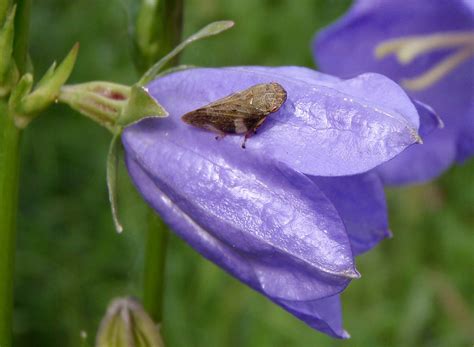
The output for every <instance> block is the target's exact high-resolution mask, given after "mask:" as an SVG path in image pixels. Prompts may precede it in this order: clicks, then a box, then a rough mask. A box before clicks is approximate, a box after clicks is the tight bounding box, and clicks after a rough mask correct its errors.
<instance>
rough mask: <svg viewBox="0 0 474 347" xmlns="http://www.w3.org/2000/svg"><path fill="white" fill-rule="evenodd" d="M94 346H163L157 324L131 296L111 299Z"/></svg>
mask: <svg viewBox="0 0 474 347" xmlns="http://www.w3.org/2000/svg"><path fill="white" fill-rule="evenodd" d="M96 347H164V344H163V340H162V339H161V335H160V332H159V329H158V326H157V325H155V323H154V322H153V321H152V319H151V318H150V316H148V314H147V313H146V312H145V310H144V309H143V307H142V306H141V305H140V303H139V302H138V301H137V300H135V299H132V298H119V299H115V300H114V301H112V303H111V304H110V305H109V308H108V309H107V312H106V314H105V316H104V318H103V319H102V322H101V324H100V328H99V331H98V333H97V339H96Z"/></svg>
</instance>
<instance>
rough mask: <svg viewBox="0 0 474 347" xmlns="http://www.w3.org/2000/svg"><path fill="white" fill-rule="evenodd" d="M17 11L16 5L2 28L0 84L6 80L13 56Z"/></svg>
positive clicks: (0, 29)
mask: <svg viewBox="0 0 474 347" xmlns="http://www.w3.org/2000/svg"><path fill="white" fill-rule="evenodd" d="M15 12H16V6H13V8H12V9H11V11H10V13H9V14H8V16H7V18H6V20H5V23H4V25H3V27H2V28H0V84H1V83H2V82H3V81H4V78H5V74H6V73H7V71H8V68H9V67H10V62H11V58H12V52H13V36H14V19H15Z"/></svg>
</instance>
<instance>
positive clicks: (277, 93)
mask: <svg viewBox="0 0 474 347" xmlns="http://www.w3.org/2000/svg"><path fill="white" fill-rule="evenodd" d="M285 101H286V90H285V89H284V88H283V87H282V86H281V85H280V84H278V83H275V82H272V83H262V84H256V85H254V86H252V87H250V88H248V89H245V90H242V91H240V92H237V93H233V94H230V95H228V96H226V97H224V98H222V99H219V100H217V101H214V102H212V103H210V104H209V105H206V106H204V107H201V108H198V109H197V110H194V111H191V112H188V113H186V114H185V115H184V116H183V117H181V119H182V120H183V121H184V122H186V123H188V124H190V125H193V126H195V127H198V128H202V129H206V130H210V131H213V132H216V133H218V134H219V135H220V137H224V136H225V135H226V134H245V138H244V142H243V143H242V148H245V142H246V141H247V139H248V138H249V137H250V136H251V135H252V134H254V133H256V130H257V128H258V127H259V126H260V125H262V123H263V122H264V121H265V119H266V118H267V116H268V115H269V114H270V113H273V112H276V111H278V109H279V108H280V107H281V105H283V103H284V102H285ZM218 138H219V136H217V137H216V139H218Z"/></svg>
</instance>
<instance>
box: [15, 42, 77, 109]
mask: <svg viewBox="0 0 474 347" xmlns="http://www.w3.org/2000/svg"><path fill="white" fill-rule="evenodd" d="M78 50H79V44H78V43H76V44H75V45H74V46H73V48H72V49H71V51H70V52H69V53H68V55H67V56H66V58H64V60H63V61H62V62H61V64H59V66H58V67H57V69H54V67H55V65H56V64H55V63H53V66H52V67H51V68H49V69H48V71H47V72H46V73H45V75H44V76H43V78H42V79H41V80H40V82H39V83H38V85H37V86H36V88H35V89H34V90H33V92H32V93H31V94H29V95H28V96H27V97H25V98H24V100H23V101H22V104H21V106H20V111H21V113H23V114H24V115H34V114H36V113H38V112H39V111H41V110H43V109H44V108H46V107H47V106H49V105H50V104H51V103H52V102H54V101H55V100H56V99H57V98H58V95H59V91H60V89H61V87H62V85H63V84H64V83H65V82H66V81H67V79H68V78H69V76H70V75H71V72H72V70H73V68H74V65H75V63H76V58H77V52H78Z"/></svg>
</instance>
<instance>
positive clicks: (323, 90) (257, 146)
mask: <svg viewBox="0 0 474 347" xmlns="http://www.w3.org/2000/svg"><path fill="white" fill-rule="evenodd" d="M265 82H278V83H280V84H281V85H282V86H283V87H284V88H285V89H286V91H287V93H288V99H287V101H286V102H285V103H284V104H283V106H282V107H281V108H280V110H279V111H277V112H276V113H275V114H272V115H270V116H269V117H268V119H267V120H266V121H265V123H264V124H263V125H262V127H261V128H259V132H258V134H257V135H255V136H253V137H252V138H250V139H249V141H248V142H247V149H246V150H245V153H246V154H252V155H256V156H265V157H266V158H273V159H275V160H278V161H281V162H283V163H285V164H286V165H288V166H289V167H291V168H293V169H295V170H298V171H300V172H304V173H308V174H312V175H318V176H339V175H349V174H356V173H361V172H365V171H367V170H369V169H371V168H373V167H375V166H377V165H379V164H381V163H383V162H385V161H387V160H389V159H391V158H392V157H394V156H395V155H396V154H398V153H400V152H401V151H402V150H403V149H405V148H406V147H408V146H409V145H411V144H412V143H414V142H415V141H416V140H417V134H416V129H417V127H418V121H417V119H418V115H417V112H416V109H415V107H414V106H413V104H412V103H411V101H410V100H409V98H408V97H407V96H406V94H405V93H404V92H403V91H402V89H401V88H400V87H398V86H397V85H396V84H395V83H393V82H392V81H390V80H388V79H387V78H385V77H383V76H380V75H375V74H369V75H364V76H359V77H357V78H355V79H353V80H349V81H340V80H337V79H335V78H333V77H330V76H326V75H322V74H320V73H316V72H314V71H312V70H310V69H305V68H297V67H282V68H264V67H232V68H220V69H192V70H186V71H182V72H178V73H173V74H170V75H167V76H165V77H163V78H160V79H157V80H155V81H154V82H153V83H152V84H151V85H150V86H149V90H150V92H151V94H152V95H153V96H154V97H156V98H157V100H158V101H159V102H160V103H161V104H162V105H163V106H164V107H165V108H166V110H167V111H168V112H169V113H170V114H171V117H170V118H171V121H172V122H174V123H175V124H176V126H177V127H180V128H183V127H189V126H188V125H183V124H182V122H181V120H180V119H179V116H181V115H183V114H185V113H186V112H189V111H192V110H194V109H196V108H198V107H201V106H204V105H206V104H208V103H210V102H212V101H215V100H217V99H219V98H222V97H224V96H227V95H229V94H231V93H234V92H236V91H240V90H243V89H245V88H248V87H250V86H251V85H254V84H257V83H265ZM374 95H375V96H374ZM387 95H390V96H391V98H390V97H387ZM189 134H190V136H193V137H195V138H196V139H199V140H198V142H199V143H200V144H203V145H205V146H209V145H210V144H212V143H213V142H215V141H214V135H213V134H212V133H209V132H206V131H201V130H197V129H193V130H192V131H191V132H190V133H189ZM241 141H242V138H241V137H240V136H227V137H226V138H224V139H223V140H222V141H221V142H222V143H224V142H225V143H232V144H233V145H234V146H235V147H238V146H240V143H241Z"/></svg>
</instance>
